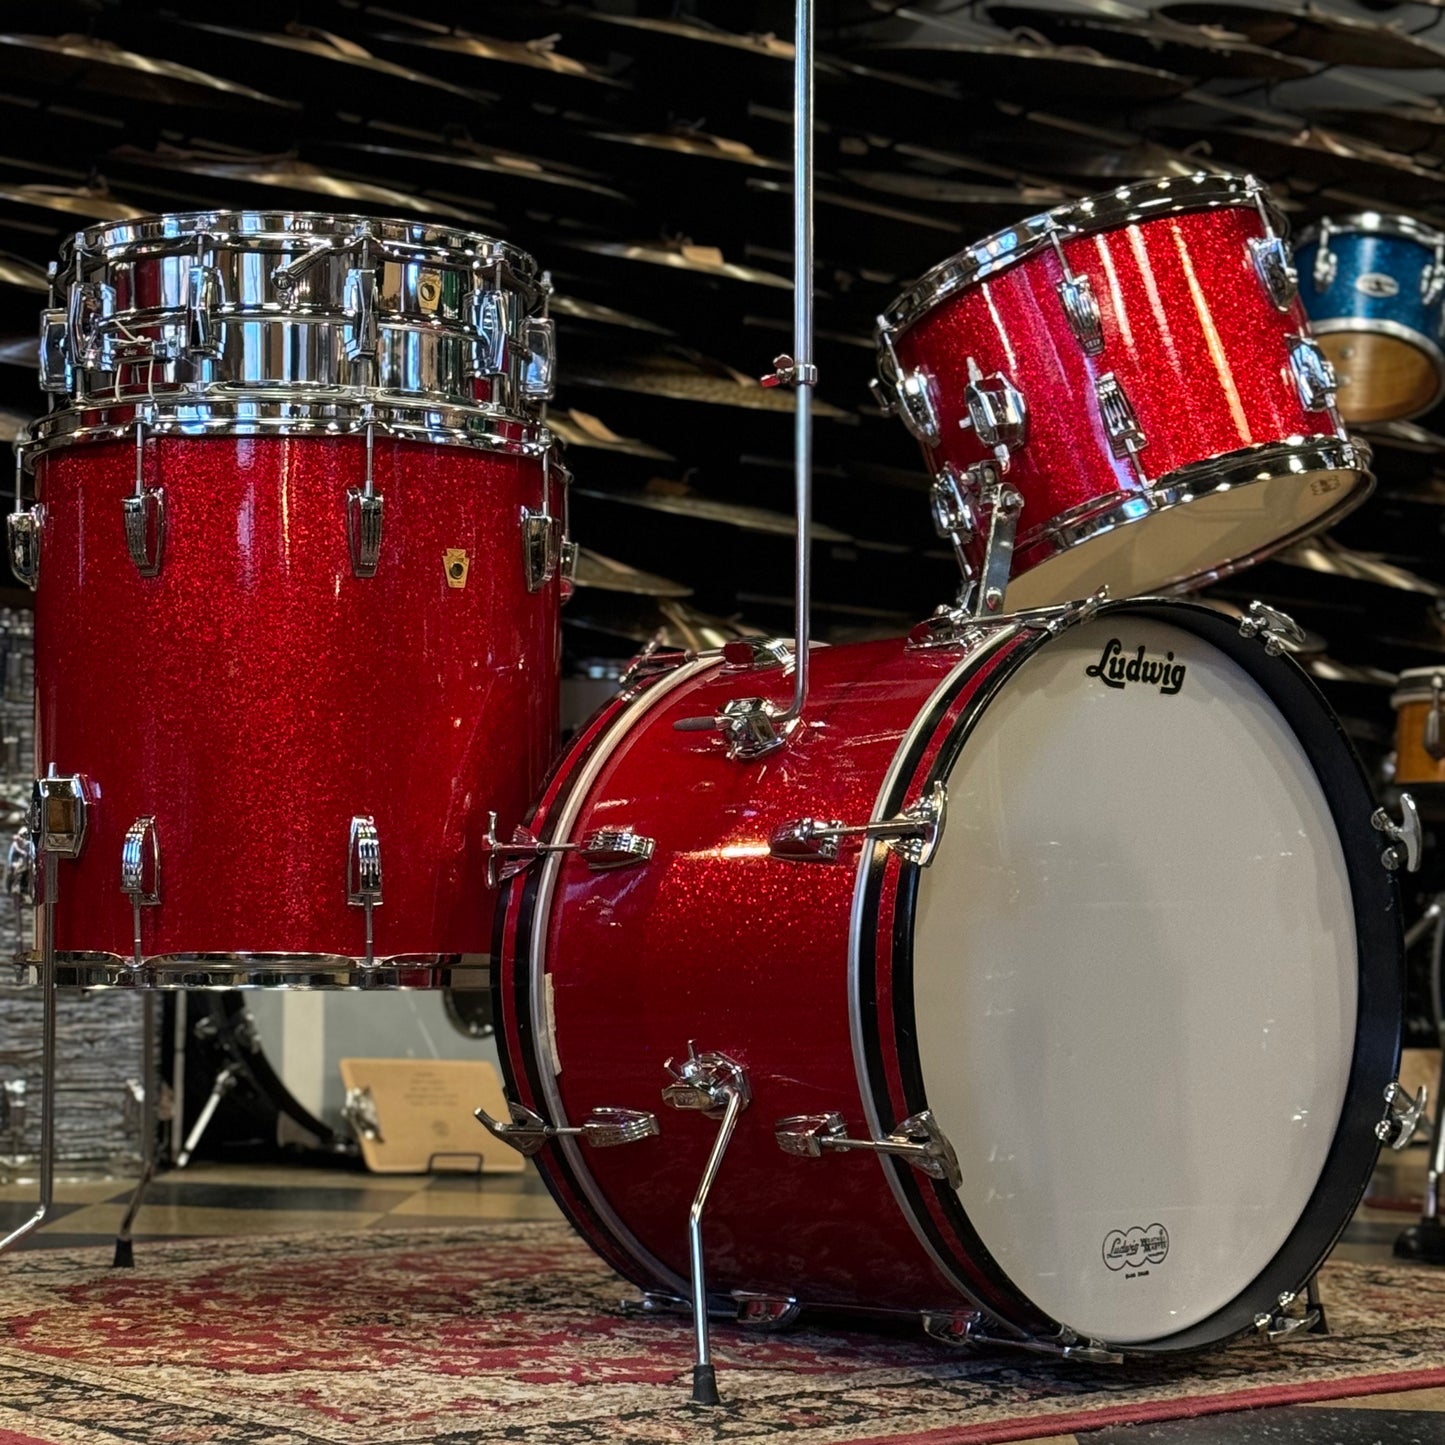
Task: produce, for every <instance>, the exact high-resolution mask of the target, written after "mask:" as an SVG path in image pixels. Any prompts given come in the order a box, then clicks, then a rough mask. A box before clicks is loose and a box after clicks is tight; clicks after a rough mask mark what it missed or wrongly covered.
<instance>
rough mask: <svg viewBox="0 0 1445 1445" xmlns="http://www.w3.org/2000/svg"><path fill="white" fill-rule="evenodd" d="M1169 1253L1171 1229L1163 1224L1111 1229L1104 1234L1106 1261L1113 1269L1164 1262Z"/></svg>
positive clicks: (1135, 1267) (1134, 1267)
mask: <svg viewBox="0 0 1445 1445" xmlns="http://www.w3.org/2000/svg"><path fill="white" fill-rule="evenodd" d="M1168 1253H1169V1231H1168V1230H1167V1229H1165V1228H1164V1226H1163V1225H1162V1224H1151V1225H1149V1227H1148V1228H1147V1229H1140V1228H1139V1227H1138V1226H1137V1225H1136V1226H1135V1227H1134V1228H1132V1229H1111V1230H1110V1231H1109V1232H1108V1234H1106V1235H1105V1236H1104V1263H1105V1264H1106V1265H1108V1267H1109V1268H1110V1269H1112V1270H1120V1269H1126V1268H1133V1269H1138V1268H1139V1267H1140V1266H1141V1265H1145V1264H1163V1263H1164V1259H1165V1256H1166V1255H1167V1254H1168Z"/></svg>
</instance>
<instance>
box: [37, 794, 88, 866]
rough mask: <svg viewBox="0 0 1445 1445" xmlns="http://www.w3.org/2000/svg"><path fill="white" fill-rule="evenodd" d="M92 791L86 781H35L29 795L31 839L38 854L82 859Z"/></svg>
mask: <svg viewBox="0 0 1445 1445" xmlns="http://www.w3.org/2000/svg"><path fill="white" fill-rule="evenodd" d="M91 801H92V789H91V786H90V782H89V780H88V779H87V778H85V777H83V776H82V775H81V774H79V773H72V774H71V775H70V776H69V777H68V778H57V777H49V778H36V780H35V784H34V787H33V788H32V789H31V793H30V836H31V837H32V838H33V839H34V840H35V849H36V852H37V853H48V854H53V855H54V856H55V857H57V858H79V857H80V850H81V849H82V848H83V847H84V846H85V833H86V824H87V822H88V821H89V815H90V804H91Z"/></svg>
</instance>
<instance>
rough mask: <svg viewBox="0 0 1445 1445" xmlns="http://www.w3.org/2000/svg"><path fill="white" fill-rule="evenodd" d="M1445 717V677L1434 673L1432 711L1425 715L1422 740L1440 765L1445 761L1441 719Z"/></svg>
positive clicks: (1444, 730)
mask: <svg viewBox="0 0 1445 1445" xmlns="http://www.w3.org/2000/svg"><path fill="white" fill-rule="evenodd" d="M1442 717H1445V675H1442V674H1440V673H1438V672H1437V673H1434V674H1433V675H1432V676H1431V678H1430V711H1429V712H1428V713H1426V714H1425V729H1424V735H1423V736H1422V738H1421V739H1420V741H1421V743H1422V745H1423V746H1424V749H1425V751H1426V752H1427V753H1429V754H1430V756H1431V757H1432V758H1434V759H1435V761H1436V762H1437V763H1438V762H1440V761H1441V760H1442V759H1445V735H1442V734H1445V728H1442V727H1441V719H1442Z"/></svg>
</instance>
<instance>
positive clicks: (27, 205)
mask: <svg viewBox="0 0 1445 1445" xmlns="http://www.w3.org/2000/svg"><path fill="white" fill-rule="evenodd" d="M0 211H6V212H12V211H13V212H18V213H22V214H27V213H28V214H34V215H39V216H47V217H49V216H53V217H55V218H56V224H57V225H59V224H61V222H60V219H59V218H61V217H72V216H73V217H79V218H80V219H81V220H83V221H133V220H135V219H137V218H138V217H140V216H144V215H146V214H147V212H146V211H145V210H144V209H142V208H141V207H138V206H132V205H131V204H130V203H129V202H128V201H122V200H120V199H119V198H118V197H116V196H113V195H111V194H110V192H109V191H107V190H104V189H102V188H100V187H89V186H50V185H18V186H10V185H0Z"/></svg>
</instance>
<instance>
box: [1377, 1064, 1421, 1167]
mask: <svg viewBox="0 0 1445 1445" xmlns="http://www.w3.org/2000/svg"><path fill="white" fill-rule="evenodd" d="M1429 1102H1430V1090H1429V1088H1428V1087H1426V1086H1425V1085H1423V1084H1422V1085H1421V1086H1420V1092H1419V1093H1418V1094H1411V1093H1410V1091H1409V1090H1408V1089H1406V1088H1405V1086H1404V1085H1403V1084H1402V1083H1400V1081H1399V1080H1398V1079H1396V1080H1395V1081H1394V1083H1391V1084H1386V1085H1385V1117H1384V1118H1383V1119H1381V1120H1380V1122H1379V1123H1378V1124H1376V1125H1375V1138H1377V1139H1378V1140H1379V1141H1380V1143H1382V1144H1388V1145H1389V1146H1390V1148H1391V1149H1394V1150H1395V1151H1396V1152H1398V1151H1399V1150H1401V1149H1403V1148H1404V1147H1405V1145H1407V1144H1408V1143H1409V1142H1410V1140H1411V1139H1413V1138H1414V1137H1415V1131H1416V1130H1417V1129H1418V1128H1419V1127H1420V1120H1421V1119H1422V1118H1424V1117H1425V1108H1426V1106H1427V1105H1428V1104H1429Z"/></svg>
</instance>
